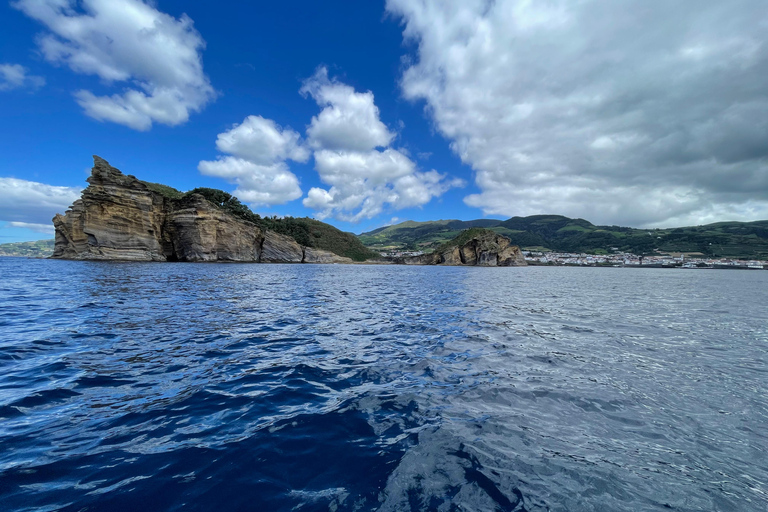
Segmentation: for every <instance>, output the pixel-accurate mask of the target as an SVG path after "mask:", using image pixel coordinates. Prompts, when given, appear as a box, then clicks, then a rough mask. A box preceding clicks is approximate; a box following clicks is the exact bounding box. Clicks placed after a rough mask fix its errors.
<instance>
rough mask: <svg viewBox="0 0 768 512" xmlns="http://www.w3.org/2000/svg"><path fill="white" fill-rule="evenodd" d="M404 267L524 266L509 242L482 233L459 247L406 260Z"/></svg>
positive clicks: (523, 259)
mask: <svg viewBox="0 0 768 512" xmlns="http://www.w3.org/2000/svg"><path fill="white" fill-rule="evenodd" d="M403 263H405V264H406V265H474V266H480V267H518V266H525V265H527V263H526V262H525V258H524V257H523V253H522V252H521V251H520V248H519V247H518V246H516V245H512V244H511V240H510V239H509V238H507V237H505V236H503V235H499V234H496V233H484V234H482V235H478V236H475V237H473V238H471V239H470V240H469V241H467V242H466V243H464V244H462V245H461V246H455V247H452V248H449V249H447V250H444V251H441V252H434V253H432V254H423V255H421V256H413V257H411V258H406V259H405V260H404V261H403Z"/></svg>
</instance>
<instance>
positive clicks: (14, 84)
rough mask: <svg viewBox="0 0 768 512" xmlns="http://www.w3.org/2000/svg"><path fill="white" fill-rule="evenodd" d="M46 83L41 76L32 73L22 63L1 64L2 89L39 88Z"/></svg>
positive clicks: (0, 78)
mask: <svg viewBox="0 0 768 512" xmlns="http://www.w3.org/2000/svg"><path fill="white" fill-rule="evenodd" d="M44 85H45V79H44V78H43V77H41V76H35V75H30V74H29V70H28V69H27V68H25V67H24V66H22V65H20V64H7V63H6V64H0V91H10V90H11V89H32V90H35V89H39V88H40V87H42V86H44Z"/></svg>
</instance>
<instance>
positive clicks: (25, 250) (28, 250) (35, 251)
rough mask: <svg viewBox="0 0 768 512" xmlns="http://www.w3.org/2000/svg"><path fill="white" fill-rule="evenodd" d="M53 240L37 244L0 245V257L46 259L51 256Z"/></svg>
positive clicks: (15, 243) (40, 241)
mask: <svg viewBox="0 0 768 512" xmlns="http://www.w3.org/2000/svg"><path fill="white" fill-rule="evenodd" d="M53 245H54V244H53V239H51V240H38V241H37V242H14V243H11V244H0V256H21V257H25V258H47V257H48V256H50V255H51V254H53Z"/></svg>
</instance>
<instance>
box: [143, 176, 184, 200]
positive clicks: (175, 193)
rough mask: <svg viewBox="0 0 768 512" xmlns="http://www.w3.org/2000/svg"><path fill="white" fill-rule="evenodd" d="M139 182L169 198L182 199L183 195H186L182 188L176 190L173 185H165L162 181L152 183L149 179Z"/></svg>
mask: <svg viewBox="0 0 768 512" xmlns="http://www.w3.org/2000/svg"><path fill="white" fill-rule="evenodd" d="M139 182H140V183H141V184H143V185H145V186H146V187H147V188H148V189H149V190H151V191H152V192H155V193H156V194H160V195H161V196H163V197H167V198H168V199H181V198H182V197H184V192H181V191H180V190H176V189H175V188H173V187H169V186H168V185H163V184H161V183H151V182H149V181H141V180H139Z"/></svg>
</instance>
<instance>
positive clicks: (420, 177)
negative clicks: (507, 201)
mask: <svg viewBox="0 0 768 512" xmlns="http://www.w3.org/2000/svg"><path fill="white" fill-rule="evenodd" d="M315 168H316V169H317V172H318V173H319V174H320V179H321V180H322V181H323V182H324V183H327V184H328V185H331V188H330V189H328V190H324V189H322V188H318V187H313V188H312V189H311V190H310V191H309V194H308V195H307V197H306V198H305V199H304V201H303V204H304V206H306V207H307V208H312V209H313V210H317V211H318V213H317V217H318V218H320V219H324V218H327V217H331V216H333V217H335V218H337V219H339V220H344V221H348V222H358V221H360V220H362V219H370V218H372V217H375V216H377V215H379V214H380V213H382V212H383V211H384V209H385V207H387V206H388V207H389V208H392V209H394V210H400V209H403V208H410V207H414V206H422V205H424V204H426V203H428V202H429V201H430V200H432V198H433V197H438V196H440V195H442V194H443V193H445V192H446V191H447V190H448V189H449V188H451V187H452V186H457V185H460V184H459V183H458V182H456V181H451V182H446V180H445V175H443V174H440V173H438V172H437V171H435V170H432V171H429V172H418V171H416V166H415V164H414V163H413V162H412V161H411V160H410V159H409V158H408V157H406V156H405V155H403V154H402V153H400V152H399V151H397V150H394V149H391V148H388V149H385V150H384V151H376V150H373V151H366V152H354V151H331V150H321V151H316V152H315Z"/></svg>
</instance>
